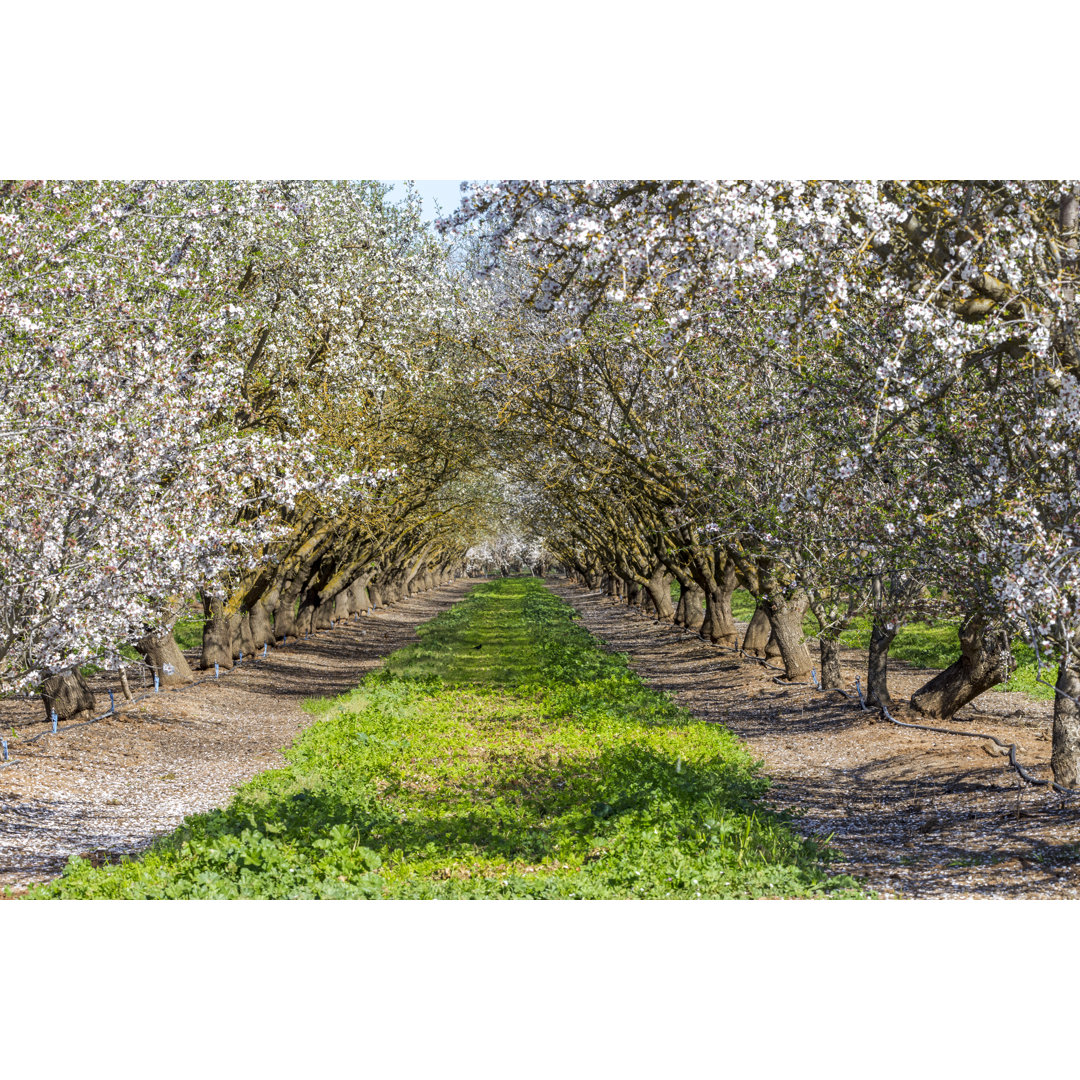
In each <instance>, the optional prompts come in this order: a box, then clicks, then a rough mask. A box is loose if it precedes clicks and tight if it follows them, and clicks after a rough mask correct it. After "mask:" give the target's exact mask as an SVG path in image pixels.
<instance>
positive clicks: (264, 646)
mask: <svg viewBox="0 0 1080 1080" xmlns="http://www.w3.org/2000/svg"><path fill="white" fill-rule="evenodd" d="M263 659H264V660H265V659H266V642H265V641H264V642H263Z"/></svg>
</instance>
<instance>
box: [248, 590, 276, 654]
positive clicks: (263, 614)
mask: <svg viewBox="0 0 1080 1080" xmlns="http://www.w3.org/2000/svg"><path fill="white" fill-rule="evenodd" d="M248 629H249V630H250V632H251V643H252V645H254V647H255V648H256V649H259V648H261V647H262V646H263V645H266V644H269V643H270V642H272V641H273V640H274V624H273V623H272V622H271V621H270V612H269V611H268V610H267V609H266V605H265V604H264V603H263V602H262V600H256V601H255V603H254V605H252V608H251V611H249V612H248Z"/></svg>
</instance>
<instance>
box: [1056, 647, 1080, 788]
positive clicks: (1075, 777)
mask: <svg viewBox="0 0 1080 1080" xmlns="http://www.w3.org/2000/svg"><path fill="white" fill-rule="evenodd" d="M1056 685H1057V689H1058V691H1059V693H1057V694H1055V695H1054V742H1053V751H1052V753H1051V755H1050V767H1051V768H1052V769H1053V770H1054V780H1055V781H1056V782H1057V783H1059V784H1060V785H1061V786H1062V787H1069V788H1074V787H1080V704H1078V701H1080V657H1078V656H1077V654H1076V652H1075V651H1073V652H1072V653H1071V654H1070V656H1069V663H1068V664H1066V663H1065V661H1064V660H1063V661H1062V663H1061V667H1060V668H1059V669H1058V677H1057V684H1056Z"/></svg>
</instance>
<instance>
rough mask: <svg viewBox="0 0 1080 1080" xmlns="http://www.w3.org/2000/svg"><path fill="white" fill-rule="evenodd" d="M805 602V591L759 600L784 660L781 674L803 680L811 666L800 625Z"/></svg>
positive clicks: (807, 602)
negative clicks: (784, 596)
mask: <svg viewBox="0 0 1080 1080" xmlns="http://www.w3.org/2000/svg"><path fill="white" fill-rule="evenodd" d="M809 602H810V601H809V597H807V595H806V594H805V593H799V594H797V595H796V596H794V597H792V598H791V599H779V600H773V599H768V600H763V601H762V606H763V607H764V608H765V614H766V615H767V616H768V617H769V622H770V623H772V628H773V633H774V634H775V635H776V643H777V645H778V646H779V647H780V655H781V656H782V657H783V660H784V674H785V675H786V676H787V678H789V679H805V678H806V676H807V675H809V674H810V668H811V667H812V666H813V662H812V661H811V659H810V650H809V649H808V648H807V647H806V641H805V639H804V638H803V628H802V624H803V616H804V615H805V614H806V608H807V605H808V604H809ZM766 655H768V651H767V649H766Z"/></svg>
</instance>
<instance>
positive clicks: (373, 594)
mask: <svg viewBox="0 0 1080 1080" xmlns="http://www.w3.org/2000/svg"><path fill="white" fill-rule="evenodd" d="M368 599H369V600H370V601H371V606H372V607H373V608H381V607H382V606H383V596H382V586H381V585H377V584H371V585H369V586H368Z"/></svg>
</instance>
